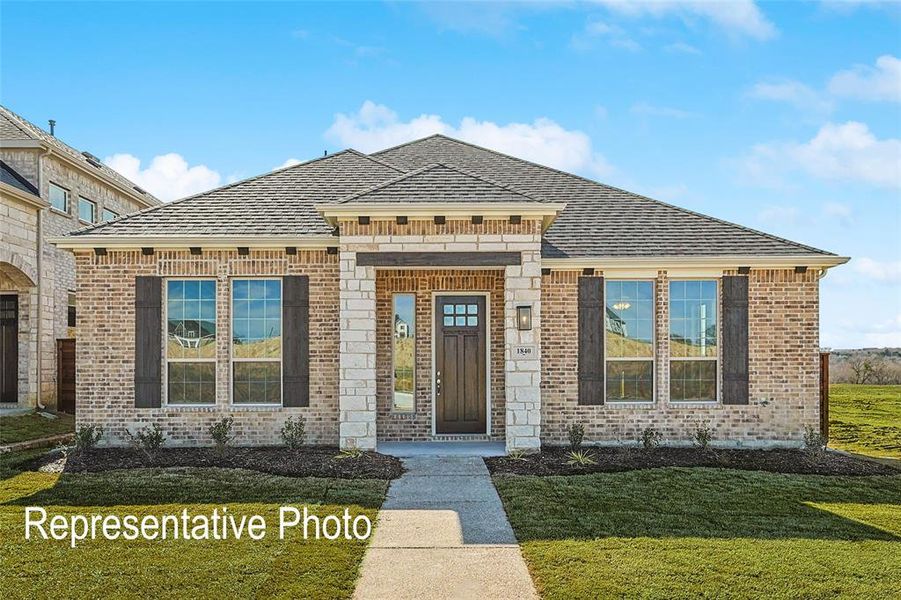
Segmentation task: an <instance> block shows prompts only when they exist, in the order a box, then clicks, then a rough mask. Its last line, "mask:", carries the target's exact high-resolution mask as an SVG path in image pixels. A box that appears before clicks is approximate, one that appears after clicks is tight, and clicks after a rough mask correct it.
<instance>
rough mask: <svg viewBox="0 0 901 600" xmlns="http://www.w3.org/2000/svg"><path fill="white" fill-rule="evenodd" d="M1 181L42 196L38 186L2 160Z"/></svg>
mask: <svg viewBox="0 0 901 600" xmlns="http://www.w3.org/2000/svg"><path fill="white" fill-rule="evenodd" d="M0 181H2V182H3V183H5V184H7V185H11V186H13V187H14V188H17V189H19V190H22V191H23V192H27V193H29V194H32V195H34V196H40V195H41V194H40V193H39V192H38V188H36V187H34V186H33V185H31V183H30V182H29V181H28V180H27V179H25V178H24V177H22V176H21V175H20V174H19V173H18V172H17V171H16V170H15V169H13V168H12V167H11V166H9V165H8V164H6V163H5V162H3V161H2V160H0Z"/></svg>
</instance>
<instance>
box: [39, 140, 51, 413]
mask: <svg viewBox="0 0 901 600" xmlns="http://www.w3.org/2000/svg"><path fill="white" fill-rule="evenodd" d="M52 152H53V151H52V150H51V149H50V148H49V147H47V148H46V150H45V151H44V152H43V153H42V154H39V155H38V195H40V194H41V192H42V191H43V184H44V177H43V174H44V157H45V156H48V155H49V154H50V153H52ZM37 225H38V226H37V242H36V246H37V253H38V257H37V259H38V260H37V271H38V281H37V292H38V310H37V313H38V326H37V334H38V343H37V352H36V353H35V359H36V360H37V382H38V393H37V398H36V400H37V405H38V408H39V409H40V410H44V409H45V408H47V407H46V406H44V403H43V402H41V396H42V395H43V387H44V385H43V383H44V382H43V374H44V361H43V355H44V353H43V345H44V335H43V334H44V327H43V322H44V294H43V289H44V286H43V283H44V209H43V208H42V209H40V210H38V223H37Z"/></svg>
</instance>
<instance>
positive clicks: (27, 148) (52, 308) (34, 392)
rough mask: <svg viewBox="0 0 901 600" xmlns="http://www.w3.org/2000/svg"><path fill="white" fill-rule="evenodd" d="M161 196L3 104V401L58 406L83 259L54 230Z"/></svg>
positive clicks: (124, 211) (0, 223) (0, 365)
mask: <svg viewBox="0 0 901 600" xmlns="http://www.w3.org/2000/svg"><path fill="white" fill-rule="evenodd" d="M159 203H160V202H159V200H157V199H156V198H154V197H153V196H152V195H150V194H148V193H147V192H145V191H144V190H141V189H140V188H137V187H136V186H135V185H134V184H133V183H131V182H130V181H128V180H127V179H125V178H124V177H122V176H121V175H119V174H118V173H117V172H115V171H113V170H112V169H110V168H109V167H107V166H105V165H103V164H101V163H100V161H99V160H97V158H96V157H94V156H93V155H90V154H88V153H81V152H79V151H78V150H75V149H74V148H72V147H70V146H67V145H66V144H64V143H63V142H61V141H60V140H59V139H57V138H56V137H54V136H53V135H52V134H51V133H48V132H46V131H44V130H42V129H40V128H38V127H36V126H35V125H33V124H31V123H29V122H28V121H26V120H25V119H23V118H22V117H20V116H18V115H16V114H14V113H12V112H11V111H9V110H7V109H6V108H3V107H0V392H2V394H0V400H2V404H0V407H2V406H21V407H34V406H47V407H55V406H56V404H57V401H56V400H57V398H56V396H57V386H56V379H57V343H56V340H58V339H65V338H70V337H73V336H74V334H75V322H76V319H77V315H76V296H77V293H76V285H75V258H74V257H73V256H72V253H71V252H69V251H68V250H60V249H58V248H56V247H55V246H53V245H52V244H49V243H47V238H49V237H58V236H61V235H64V234H66V233H68V232H70V231H73V230H76V229H79V228H82V227H85V226H87V225H92V224H95V223H100V222H102V221H109V220H111V219H115V218H117V217H119V216H121V215H125V214H127V213H130V212H134V211H136V210H139V209H142V208H147V207H150V206H156V205H158V204H159ZM38 298H40V299H41V300H40V302H38ZM38 365H41V367H40V368H38Z"/></svg>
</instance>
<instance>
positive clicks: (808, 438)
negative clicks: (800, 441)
mask: <svg viewBox="0 0 901 600" xmlns="http://www.w3.org/2000/svg"><path fill="white" fill-rule="evenodd" d="M828 443H829V438H828V437H826V436H825V435H823V434H822V433H821V432H820V430H819V429H816V428H814V427H811V426H810V425H808V426H807V427H806V428H805V429H804V450H806V451H807V452H808V453H809V454H813V455H814V456H821V455H823V454H824V453H825V452H826V445H827V444H828Z"/></svg>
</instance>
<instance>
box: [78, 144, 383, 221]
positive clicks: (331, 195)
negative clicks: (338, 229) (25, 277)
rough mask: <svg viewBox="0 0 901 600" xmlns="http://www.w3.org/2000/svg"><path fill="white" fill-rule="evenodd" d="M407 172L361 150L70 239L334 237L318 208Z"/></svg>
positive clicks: (242, 183) (178, 202)
mask: <svg viewBox="0 0 901 600" xmlns="http://www.w3.org/2000/svg"><path fill="white" fill-rule="evenodd" d="M400 172H401V171H400V170H399V169H397V168H396V167H392V166H390V165H387V164H384V163H382V162H380V161H378V160H376V159H374V158H371V157H369V156H366V155H365V154H361V153H359V152H357V151H355V150H344V151H342V152H338V153H335V154H331V155H329V156H326V157H322V158H317V159H314V160H311V161H308V162H305V163H301V164H299V165H294V166H292V167H287V168H284V169H279V170H277V171H272V172H271V173H266V174H265V175H260V176H257V177H252V178H250V179H246V180H244V181H239V182H237V183H233V184H231V185H227V186H225V187H221V188H218V189H215V190H212V191H210V192H205V193H202V194H197V195H196V196H191V197H188V198H183V199H181V200H176V201H175V202H170V203H168V204H163V205H162V206H156V207H153V208H148V209H146V210H143V211H140V212H137V213H133V214H131V215H128V216H126V217H120V218H118V219H115V220H112V221H109V222H107V223H102V224H100V225H96V226H92V227H87V228H84V229H79V230H78V231H75V232H73V233H72V234H70V235H73V236H78V235H86V234H89V235H92V236H94V235H109V236H123V235H125V236H130V235H160V236H167V235H168V236H172V235H175V236H177V235H182V236H183V235H194V236H202V235H217V236H253V235H268V236H279V235H284V236H302V235H330V234H331V233H332V232H333V231H334V227H332V226H331V225H329V224H328V223H327V222H326V221H325V219H323V218H322V216H321V215H320V214H319V213H318V212H317V211H316V209H315V208H314V207H313V205H314V204H315V203H319V202H333V201H335V200H338V199H340V198H343V197H345V196H347V195H348V194H350V193H352V192H354V191H357V190H360V189H367V188H371V187H372V186H374V185H376V184H378V183H381V182H384V181H387V180H389V179H393V178H394V177H396V176H397V174H398V173H400Z"/></svg>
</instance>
